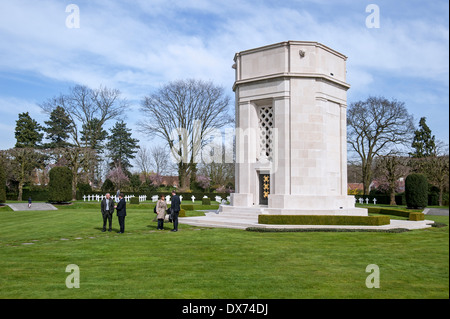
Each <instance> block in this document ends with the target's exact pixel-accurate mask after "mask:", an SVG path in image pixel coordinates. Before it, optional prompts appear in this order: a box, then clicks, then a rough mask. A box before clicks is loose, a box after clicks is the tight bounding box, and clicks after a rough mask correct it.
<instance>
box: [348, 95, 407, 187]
mask: <svg viewBox="0 0 450 319" xmlns="http://www.w3.org/2000/svg"><path fill="white" fill-rule="evenodd" d="M347 132H348V134H347V142H348V144H349V145H350V149H351V150H353V151H354V152H356V154H357V155H358V156H359V158H360V159H361V168H362V179H363V185H364V195H367V194H369V186H370V183H371V181H372V173H373V172H372V165H373V161H374V159H375V157H376V156H380V155H388V154H389V153H390V152H391V151H392V150H396V151H397V150H398V149H399V148H400V147H401V146H406V147H407V146H409V145H411V140H412V133H413V132H414V124H413V117H412V115H410V114H409V113H408V111H407V109H406V107H405V103H403V102H399V101H397V100H395V99H393V100H388V99H386V98H384V97H373V96H371V97H369V98H368V99H367V100H365V101H358V102H355V103H351V104H350V106H349V108H348V111H347Z"/></svg>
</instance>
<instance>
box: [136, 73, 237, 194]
mask: <svg viewBox="0 0 450 319" xmlns="http://www.w3.org/2000/svg"><path fill="white" fill-rule="evenodd" d="M229 104H230V98H229V97H228V96H227V95H226V94H225V93H224V88H223V87H220V86H216V85H214V84H213V83H212V82H205V81H201V80H195V79H187V80H178V81H175V82H169V83H168V84H166V85H164V86H162V87H161V88H160V89H159V90H158V91H157V92H155V93H153V94H151V95H149V96H145V97H144V99H143V101H142V103H141V112H142V113H143V115H144V118H145V120H143V121H141V122H140V127H141V131H142V132H143V133H146V134H148V135H149V136H152V137H154V136H158V137H161V138H163V139H164V140H165V141H166V142H167V144H168V145H169V147H170V150H171V152H172V156H173V157H174V158H175V159H176V160H177V162H178V176H179V181H180V187H181V188H185V187H189V185H190V181H195V179H196V171H197V163H198V162H200V161H199V155H200V150H201V147H202V142H203V141H204V138H205V137H206V136H207V135H208V134H210V133H211V132H212V131H213V130H214V129H220V128H222V127H224V126H226V125H228V124H230V123H232V122H233V119H232V117H231V116H230V114H229V113H228V112H229Z"/></svg>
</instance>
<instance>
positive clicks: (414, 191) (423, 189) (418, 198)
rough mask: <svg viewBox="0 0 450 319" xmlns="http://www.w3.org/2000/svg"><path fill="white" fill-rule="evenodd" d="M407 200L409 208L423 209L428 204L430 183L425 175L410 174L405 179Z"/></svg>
mask: <svg viewBox="0 0 450 319" xmlns="http://www.w3.org/2000/svg"><path fill="white" fill-rule="evenodd" d="M405 198H406V206H407V207H408V208H419V207H420V208H423V207H426V206H427V204H428V182H427V178H426V176H425V175H424V174H409V175H408V176H407V177H406V179H405Z"/></svg>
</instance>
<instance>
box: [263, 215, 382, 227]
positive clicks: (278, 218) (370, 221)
mask: <svg viewBox="0 0 450 319" xmlns="http://www.w3.org/2000/svg"><path fill="white" fill-rule="evenodd" d="M258 223H259V224H270V225H363V226H380V225H388V224H389V223H390V219H389V216H341V215H258Z"/></svg>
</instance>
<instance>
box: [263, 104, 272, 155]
mask: <svg viewBox="0 0 450 319" xmlns="http://www.w3.org/2000/svg"><path fill="white" fill-rule="evenodd" d="M273 124H274V117H273V107H272V106H261V107H259V146H260V148H259V149H260V159H262V158H266V159H268V160H269V161H270V160H272V151H273Z"/></svg>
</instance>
